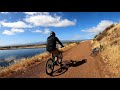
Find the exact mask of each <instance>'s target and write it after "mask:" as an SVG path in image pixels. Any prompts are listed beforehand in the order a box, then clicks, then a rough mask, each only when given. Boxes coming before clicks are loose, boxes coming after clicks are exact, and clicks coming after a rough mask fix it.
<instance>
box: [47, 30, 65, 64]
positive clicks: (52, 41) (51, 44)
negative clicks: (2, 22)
mask: <svg viewBox="0 0 120 90" xmlns="http://www.w3.org/2000/svg"><path fill="white" fill-rule="evenodd" d="M56 42H58V43H59V44H60V45H61V46H62V47H64V46H63V44H62V43H61V42H60V40H59V39H58V38H57V37H56V34H55V33H54V32H53V31H52V32H51V33H50V36H49V37H48V38H47V45H46V50H47V51H48V52H50V53H52V57H56V56H58V55H59V54H60V51H59V50H58V49H57V48H56ZM60 63H62V61H61V62H60ZM56 64H57V63H56Z"/></svg>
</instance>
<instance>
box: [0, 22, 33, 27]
mask: <svg viewBox="0 0 120 90" xmlns="http://www.w3.org/2000/svg"><path fill="white" fill-rule="evenodd" d="M0 24H1V25H2V26H4V27H11V28H32V26H31V25H27V24H26V23H25V22H23V21H17V22H7V21H1V22H0Z"/></svg>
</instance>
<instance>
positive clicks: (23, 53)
mask: <svg viewBox="0 0 120 90" xmlns="http://www.w3.org/2000/svg"><path fill="white" fill-rule="evenodd" d="M43 52H46V48H35V49H15V50H0V66H1V65H3V64H2V63H4V64H5V62H6V61H11V60H17V59H21V58H28V57H32V56H34V55H37V54H40V53H43Z"/></svg>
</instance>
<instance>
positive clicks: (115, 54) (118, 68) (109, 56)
mask: <svg viewBox="0 0 120 90" xmlns="http://www.w3.org/2000/svg"><path fill="white" fill-rule="evenodd" d="M100 55H101V57H102V59H103V60H104V62H105V63H107V64H106V69H108V71H109V72H110V73H111V74H112V76H111V77H120V46H118V45H114V46H107V47H106V48H105V49H104V50H103V51H102V53H101V54H100Z"/></svg>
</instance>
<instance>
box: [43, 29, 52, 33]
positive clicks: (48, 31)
mask: <svg viewBox="0 0 120 90" xmlns="http://www.w3.org/2000/svg"><path fill="white" fill-rule="evenodd" d="M50 32H51V31H50V29H48V28H46V29H45V30H44V32H43V33H44V34H49V33H50Z"/></svg>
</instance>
